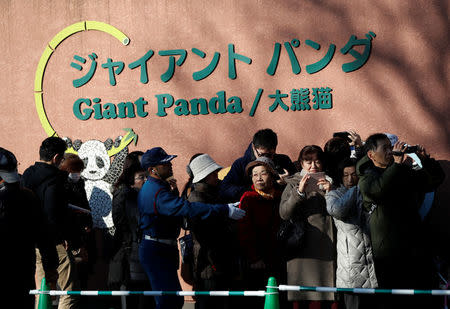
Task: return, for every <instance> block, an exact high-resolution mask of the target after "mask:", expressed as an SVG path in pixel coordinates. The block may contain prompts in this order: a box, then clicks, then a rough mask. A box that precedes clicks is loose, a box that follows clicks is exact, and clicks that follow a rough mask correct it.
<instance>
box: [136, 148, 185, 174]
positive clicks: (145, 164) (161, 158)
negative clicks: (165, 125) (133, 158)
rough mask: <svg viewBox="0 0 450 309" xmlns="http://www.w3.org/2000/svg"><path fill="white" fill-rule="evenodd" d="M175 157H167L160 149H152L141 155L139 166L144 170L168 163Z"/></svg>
mask: <svg viewBox="0 0 450 309" xmlns="http://www.w3.org/2000/svg"><path fill="white" fill-rule="evenodd" d="M176 157H177V156H176V155H168V154H167V153H166V152H165V151H164V149H162V148H161V147H154V148H152V149H149V150H147V151H146V152H145V153H144V154H143V155H142V159H141V166H142V168H143V169H145V170H146V169H148V168H149V167H151V166H156V165H159V164H164V163H167V162H170V161H172V160H173V159H175V158H176Z"/></svg>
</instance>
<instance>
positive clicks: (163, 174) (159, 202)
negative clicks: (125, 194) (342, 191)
mask: <svg viewBox="0 0 450 309" xmlns="http://www.w3.org/2000/svg"><path fill="white" fill-rule="evenodd" d="M175 157H176V155H168V154H167V153H166V152H165V151H164V150H163V149H162V148H161V147H155V148H152V149H149V150H147V151H146V152H145V153H144V155H143V156H142V160H141V165H142V167H143V168H144V169H145V170H147V171H148V173H149V177H148V179H147V181H146V182H145V184H144V186H143V187H142V189H141V190H140V192H139V196H138V207H139V212H140V228H141V230H142V232H143V239H142V241H141V244H140V247H139V258H140V261H141V264H142V266H143V268H144V269H145V272H146V273H147V276H148V278H149V279H150V283H151V286H152V288H153V290H155V291H180V290H181V285H180V282H179V280H178V275H177V269H178V266H179V260H178V258H179V253H178V246H177V237H178V235H179V234H180V229H181V225H182V220H183V217H196V216H198V217H200V218H202V219H206V218H208V217H210V216H223V218H224V219H225V218H226V217H229V218H231V219H234V220H239V219H241V218H243V217H244V216H245V211H244V210H242V209H239V208H237V207H236V206H237V205H238V204H239V203H234V204H204V203H190V202H188V201H186V200H184V199H182V198H180V197H179V196H178V190H177V189H176V183H175V180H174V179H170V178H171V177H172V175H173V171H172V163H171V161H172V160H173V159H174V158H175ZM155 301H156V309H181V308H182V307H183V303H184V300H183V298H182V297H176V296H157V297H155Z"/></svg>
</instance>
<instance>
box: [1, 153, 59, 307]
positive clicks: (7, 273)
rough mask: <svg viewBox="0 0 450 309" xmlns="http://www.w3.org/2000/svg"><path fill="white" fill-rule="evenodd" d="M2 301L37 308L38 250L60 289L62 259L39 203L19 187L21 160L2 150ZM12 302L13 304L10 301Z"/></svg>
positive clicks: (50, 281)
mask: <svg viewBox="0 0 450 309" xmlns="http://www.w3.org/2000/svg"><path fill="white" fill-rule="evenodd" d="M0 179H1V183H2V185H1V188H0V248H1V250H2V254H0V274H1V275H2V278H3V280H1V281H0V299H2V301H3V302H5V303H10V304H14V307H15V308H29V309H31V308H33V303H34V296H32V295H30V294H29V291H30V290H31V289H34V286H35V284H34V274H35V265H36V257H35V247H36V246H37V248H39V251H40V252H41V253H42V262H43V266H44V271H45V277H46V280H47V283H48V284H50V286H52V287H55V286H56V279H57V276H58V274H57V272H56V267H57V266H58V256H57V254H56V250H55V247H54V246H53V242H52V241H51V238H50V237H49V234H48V229H47V225H46V220H45V217H44V214H43V213H42V209H41V207H40V206H39V201H38V200H37V199H36V196H35V195H34V194H33V192H31V191H30V190H28V189H25V188H22V187H21V186H20V184H19V175H18V174H17V160H16V157H15V156H14V154H13V153H11V152H10V151H8V150H6V149H4V148H1V147H0ZM8 300H9V301H8Z"/></svg>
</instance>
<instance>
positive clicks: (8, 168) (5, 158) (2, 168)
mask: <svg viewBox="0 0 450 309" xmlns="http://www.w3.org/2000/svg"><path fill="white" fill-rule="evenodd" d="M0 177H1V178H2V179H3V180H4V181H5V182H7V183H14V182H18V181H19V174H18V173H17V159H16V157H15V156H14V154H13V153H12V152H11V151H8V150H6V149H5V148H2V147H0Z"/></svg>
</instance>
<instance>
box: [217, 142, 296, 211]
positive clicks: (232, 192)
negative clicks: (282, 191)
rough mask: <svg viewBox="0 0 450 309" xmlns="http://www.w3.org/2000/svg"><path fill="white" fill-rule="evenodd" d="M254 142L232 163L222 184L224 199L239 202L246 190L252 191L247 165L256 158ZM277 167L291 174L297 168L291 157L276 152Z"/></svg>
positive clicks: (221, 191)
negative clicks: (246, 169) (246, 171)
mask: <svg viewBox="0 0 450 309" xmlns="http://www.w3.org/2000/svg"><path fill="white" fill-rule="evenodd" d="M252 146H253V144H252V143H250V145H249V146H248V148H247V150H246V151H245V153H244V156H243V157H240V158H239V159H237V160H236V161H234V162H233V165H231V169H230V171H229V172H228V174H227V175H226V176H225V178H224V179H223V181H222V183H221V184H220V190H219V194H220V198H221V200H224V201H229V202H237V201H239V200H240V199H241V196H242V195H243V194H244V192H246V191H251V184H252V183H251V179H250V178H249V177H247V175H246V174H245V167H246V166H247V164H249V163H250V162H252V161H254V160H256V157H255V155H254V154H253V147H252ZM273 163H274V164H275V168H277V169H278V168H281V169H283V168H284V169H286V170H287V171H288V172H289V175H294V174H295V173H296V172H297V170H296V168H295V166H294V164H293V163H292V161H291V159H290V158H289V157H288V156H287V155H284V154H278V153H277V154H275V156H274V157H273Z"/></svg>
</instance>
